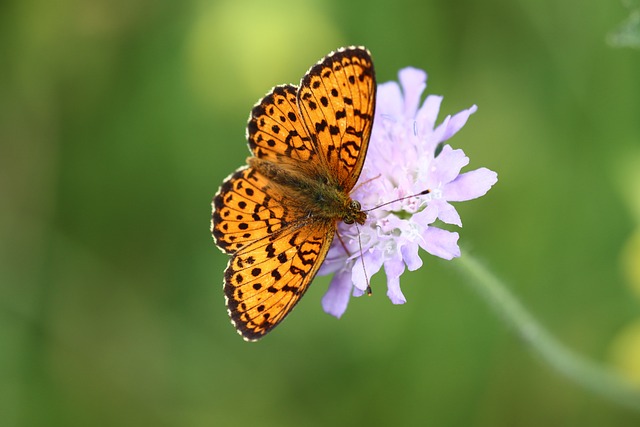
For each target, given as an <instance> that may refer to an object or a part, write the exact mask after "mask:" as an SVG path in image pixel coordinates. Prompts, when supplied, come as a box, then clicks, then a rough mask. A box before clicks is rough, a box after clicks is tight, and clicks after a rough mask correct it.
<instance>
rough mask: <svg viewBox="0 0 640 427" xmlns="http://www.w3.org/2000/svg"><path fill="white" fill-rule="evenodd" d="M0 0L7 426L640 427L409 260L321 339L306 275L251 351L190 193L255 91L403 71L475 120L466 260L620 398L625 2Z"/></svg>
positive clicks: (630, 137) (446, 272)
mask: <svg viewBox="0 0 640 427" xmlns="http://www.w3.org/2000/svg"><path fill="white" fill-rule="evenodd" d="M416 3H418V2H413V1H407V0H398V1H394V2H391V3H390V2H388V1H379V0H369V1H364V0H363V1H354V2H342V1H339V0H331V1H329V0H327V1H316V2H299V1H294V0H272V1H270V2H259V1H243V0H225V1H223V0H219V1H215V0H213V1H206V0H200V1H184V2H168V1H147V0H135V1H130V0H127V1H124V0H115V1H114V0H60V1H56V2H49V1H44V0H35V1H5V2H2V4H0V40H1V41H0V192H1V193H0V195H1V198H0V414H1V415H0V417H1V419H2V421H0V424H2V425H3V426H213V425H215V426H218V425H220V426H225V425H260V426H276V425H277V426H286V425H309V426H324V425H335V426H339V425H370V426H377V425H392V424H393V425H432V426H540V425H563V426H605V425H606V426H637V425H639V424H638V423H640V414H637V413H633V412H631V411H629V410H627V409H623V408H620V407H618V406H616V405H614V404H612V403H609V402H607V401H603V400H601V399H600V398H598V397H596V396H594V395H593V394H591V393H590V392H588V391H585V390H582V389H581V388H579V387H578V386H576V385H575V384H573V383H571V382H569V381H568V380H567V379H565V378H563V377H561V376H559V375H557V374H556V373H555V372H554V371H552V370H551V369H550V368H549V367H548V366H547V365H546V364H545V363H544V361H542V360H540V359H539V357H537V356H536V355H535V354H533V353H532V352H531V351H530V349H528V348H527V347H526V346H525V345H524V344H523V343H522V342H521V341H520V340H519V339H518V338H517V337H516V336H514V334H513V333H512V331H511V330H510V329H509V328H508V327H506V326H505V325H504V324H503V323H502V322H501V321H500V320H498V318H497V317H496V316H495V314H494V313H493V312H492V311H491V310H490V309H489V307H488V306H487V305H486V304H485V303H484V302H483V301H482V300H481V299H480V298H478V296H477V295H475V294H474V292H473V291H471V289H470V288H469V287H468V286H467V284H466V283H465V282H464V280H463V279H462V276H461V275H460V274H459V273H458V272H457V271H456V270H457V269H456V264H455V262H446V261H441V260H438V259H436V258H434V257H431V256H429V255H426V254H424V256H423V258H424V259H425V266H424V267H423V268H422V269H421V270H420V271H418V272H413V273H405V275H404V276H403V277H402V287H403V290H404V293H405V295H406V296H407V299H408V303H407V304H406V305H404V306H393V305H392V304H391V303H390V302H389V300H388V299H387V298H386V297H385V279H384V276H383V275H382V274H381V275H378V276H376V277H375V278H374V279H373V282H372V287H373V289H374V295H373V297H371V298H360V299H354V300H352V301H351V303H350V306H349V309H348V310H347V313H346V314H345V316H344V317H343V318H342V319H341V320H336V319H334V318H333V317H330V316H328V315H326V314H324V313H323V311H322V309H321V306H320V299H321V297H322V295H323V293H324V291H325V290H326V287H327V284H328V281H329V279H328V278H327V277H322V278H319V279H317V280H316V281H315V283H314V285H313V286H312V287H311V289H310V291H309V292H308V293H307V296H305V298H304V299H303V301H302V302H301V303H300V304H299V306H298V307H297V309H296V310H295V312H294V314H292V315H291V316H290V317H289V318H288V319H287V321H286V322H284V323H283V324H282V325H281V326H280V327H279V328H277V329H276V330H275V331H274V332H273V333H272V334H271V335H269V336H268V337H267V338H266V339H264V340H263V341H261V342H259V343H257V344H249V343H245V342H244V341H242V339H241V338H240V337H239V336H238V335H237V334H236V333H235V331H234V330H233V328H232V326H231V325H230V324H229V321H228V318H227V313H226V310H225V307H224V300H223V295H222V290H221V282H222V272H223V270H224V268H225V265H226V262H227V257H226V256H224V255H222V254H221V253H220V251H218V249H217V248H216V247H215V245H214V244H213V241H212V239H211V236H210V234H209V218H210V201H211V198H212V196H213V195H214V194H215V192H216V191H217V188H218V185H219V184H220V183H221V181H222V179H223V178H224V177H225V176H227V175H228V174H229V173H230V172H231V171H233V170H234V169H235V168H237V167H238V166H240V165H241V164H242V163H243V162H244V160H245V157H246V156H247V155H248V151H247V148H246V143H245V138H244V132H245V125H246V120H247V116H248V114H249V111H250V109H251V107H252V105H253V103H254V102H256V101H257V100H258V99H259V98H260V97H261V96H262V95H263V94H264V93H265V92H267V90H269V88H270V87H272V86H273V85H275V84H280V83H287V82H293V83H297V81H298V80H299V79H300V77H301V76H302V75H303V73H304V72H305V71H306V70H307V68H308V67H309V66H310V65H311V64H313V63H315V61H317V60H318V59H319V58H321V57H322V56H324V55H325V54H327V53H328V52H329V51H331V50H333V49H335V48H337V47H339V46H342V45H350V44H363V45H366V46H367V47H368V48H369V49H370V50H371V51H372V53H373V56H374V60H375V65H376V69H377V76H378V81H379V82H384V81H388V80H394V79H396V73H397V71H398V70H399V69H400V68H402V67H404V66H407V65H412V66H416V67H420V68H423V69H425V70H426V71H427V72H428V73H429V81H428V84H429V87H428V92H429V93H435V94H441V95H444V97H445V98H444V103H443V106H442V113H441V118H443V117H444V116H445V115H446V114H453V113H455V112H457V111H459V110H461V109H463V108H467V107H469V106H470V105H472V104H474V103H475V104H477V105H478V107H479V110H478V112H477V113H476V114H474V115H473V116H472V117H471V119H470V120H469V122H468V124H467V126H466V127H465V128H464V130H463V131H462V132H461V133H459V134H458V135H456V136H455V137H454V138H453V139H452V140H451V141H450V142H451V144H452V145H453V146H454V147H457V148H462V149H464V151H465V152H466V153H467V154H468V155H469V157H470V158H471V164H470V166H469V169H473V168H476V167H481V166H486V167H489V168H490V169H492V170H495V171H497V172H498V174H499V182H498V184H497V185H496V186H495V187H494V188H493V189H492V190H491V191H490V192H489V194H488V195H487V196H486V197H483V198H481V199H478V200H475V201H472V202H468V203H463V204H460V205H458V206H459V211H460V213H461V216H462V220H463V223H464V229H463V230H461V239H460V241H461V244H462V246H463V247H464V248H465V249H466V250H468V251H470V252H471V253H473V254H474V256H477V257H479V258H481V259H482V260H483V262H484V263H485V264H486V265H487V266H488V268H490V269H491V270H492V271H493V272H495V273H496V274H497V275H498V276H500V277H501V278H503V279H504V280H505V281H506V282H507V283H508V284H509V286H510V289H511V290H512V292H514V293H515V294H516V295H517V296H518V297H519V298H520V299H521V301H522V302H523V303H524V304H525V305H526V306H527V307H528V308H529V309H530V310H531V311H532V312H533V313H534V314H535V315H536V316H537V317H538V318H539V319H540V320H541V322H542V323H543V324H544V325H545V326H546V327H548V328H549V329H550V330H551V331H552V332H553V334H554V335H555V336H557V337H558V339H560V340H561V341H562V342H564V343H565V344H566V345H567V346H569V347H570V348H572V349H574V350H576V351H578V352H580V353H582V354H583V355H585V356H586V357H589V358H591V359H593V360H596V361H598V362H601V363H603V364H605V365H607V366H609V367H610V368H611V369H614V370H615V371H617V372H619V373H620V374H621V375H623V376H625V377H626V378H628V379H631V380H634V381H636V382H638V383H640V78H639V76H640V51H639V50H633V49H628V48H615V47H612V46H611V45H609V44H608V43H607V35H608V34H609V33H610V32H611V31H612V30H614V29H615V28H616V27H617V26H618V25H619V24H620V23H621V22H623V21H624V20H625V19H627V18H628V16H629V10H628V9H627V8H625V7H624V5H623V4H622V3H620V2H618V1H615V0H610V1H596V2H585V1H583V0H539V1H538V0H528V1H527V0H520V1H507V0H494V1H490V2H473V1H456V2H449V1H425V2H421V3H420V4H419V5H418V4H416Z"/></svg>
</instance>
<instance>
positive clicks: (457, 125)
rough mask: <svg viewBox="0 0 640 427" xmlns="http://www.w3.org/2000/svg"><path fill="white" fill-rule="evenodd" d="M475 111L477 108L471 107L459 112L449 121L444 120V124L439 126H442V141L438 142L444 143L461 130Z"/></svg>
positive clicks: (475, 106)
mask: <svg viewBox="0 0 640 427" xmlns="http://www.w3.org/2000/svg"><path fill="white" fill-rule="evenodd" d="M477 110H478V106H477V105H472V106H471V108H468V109H466V110H462V111H460V112H459V113H458V114H456V115H455V116H453V117H451V119H450V120H445V121H444V123H442V125H440V126H444V131H443V133H442V136H441V138H442V139H441V140H440V142H442V141H446V140H447V139H449V138H451V137H452V136H453V135H455V134H456V133H457V132H458V131H459V130H460V129H462V127H463V126H464V125H465V123H467V119H469V116H470V115H472V114H473V113H475V112H476V111H477ZM440 126H438V127H440Z"/></svg>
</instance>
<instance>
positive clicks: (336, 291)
mask: <svg viewBox="0 0 640 427" xmlns="http://www.w3.org/2000/svg"><path fill="white" fill-rule="evenodd" d="M351 288H352V285H351V274H350V272H349V271H348V270H342V271H339V272H338V273H336V274H334V276H333V278H332V279H331V283H330V284H329V289H327V292H326V293H325V294H324V296H323V297H322V308H323V309H324V311H325V312H326V313H328V314H330V315H332V316H335V317H337V318H338V319H339V318H340V316H342V315H343V314H344V312H345V311H346V309H347V305H348V304H349V298H350V296H351Z"/></svg>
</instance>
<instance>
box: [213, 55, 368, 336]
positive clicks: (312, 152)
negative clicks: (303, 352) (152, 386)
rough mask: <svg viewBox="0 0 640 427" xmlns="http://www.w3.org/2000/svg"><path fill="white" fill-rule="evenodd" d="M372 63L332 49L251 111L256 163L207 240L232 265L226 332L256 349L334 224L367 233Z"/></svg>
mask: <svg viewBox="0 0 640 427" xmlns="http://www.w3.org/2000/svg"><path fill="white" fill-rule="evenodd" d="M375 98H376V79H375V73H374V69H373V62H372V61H371V55H370V54H369V52H368V51H367V50H366V49H365V48H363V47H347V48H342V49H338V50H337V51H335V52H332V53H330V54H329V55H327V56H326V57H325V58H323V59H322V60H320V61H319V62H318V63H317V64H316V65H314V66H313V67H311V69H310V70H309V71H308V72H307V73H306V74H305V76H304V77H303V78H302V81H301V82H300V87H299V88H297V87H295V86H293V85H284V86H276V87H274V88H273V89H272V90H271V92H269V93H268V94H267V95H266V96H265V97H264V98H262V100H260V101H259V102H258V103H257V104H256V105H255V106H254V108H253V110H252V111H251V116H250V118H249V124H248V127H247V139H248V141H249V148H250V149H251V152H252V153H253V156H252V157H249V158H248V159H247V164H248V165H247V166H242V167H241V168H240V169H238V170H237V171H236V172H234V173H233V174H232V175H230V176H229V177H228V178H227V179H225V181H224V182H223V183H222V186H221V187H220V189H219V190H218V193H217V194H216V196H215V197H214V199H213V215H212V221H211V232H212V234H213V237H214V240H215V242H216V244H217V245H218V247H219V248H220V249H221V250H222V251H224V252H226V253H228V254H230V255H231V259H230V260H229V264H228V265H227V269H226V271H225V274H224V293H225V297H226V302H227V309H228V311H229V316H230V317H231V322H232V323H233V324H234V326H235V327H236V329H237V330H238V333H239V334H240V335H242V337H243V338H244V339H245V340H247V341H255V340H258V339H260V338H261V337H263V336H264V335H265V334H266V333H267V332H269V331H270V330H271V329H273V328H274V327H275V326H276V325H277V324H278V323H280V322H281V321H282V320H283V319H284V318H285V317H286V316H287V314H289V312H291V310H292V309H293V307H294V306H295V305H296V303H297V302H298V301H299V299H300V297H302V295H303V294H304V293H305V291H306V290H307V288H308V287H309V284H310V283H311V281H312V280H313V278H314V276H315V275H316V273H317V271H318V269H319V268H320V265H321V264H322V262H323V261H324V259H325V257H326V255H327V252H328V251H329V247H330V246H331V242H332V240H333V237H334V235H335V232H336V227H337V223H338V221H344V222H345V223H346V224H353V223H354V222H357V223H358V224H364V222H365V220H366V218H367V214H366V213H365V212H363V211H362V210H361V206H360V203H359V202H357V201H355V200H352V199H351V198H350V197H349V193H350V192H351V190H352V189H353V187H354V185H355V184H356V181H357V180H358V177H359V176H360V171H361V170H362V165H363V163H364V159H365V157H366V154H367V147H368V144H369V136H370V134H371V128H372V125H373V117H374V108H375V103H376V99H375Z"/></svg>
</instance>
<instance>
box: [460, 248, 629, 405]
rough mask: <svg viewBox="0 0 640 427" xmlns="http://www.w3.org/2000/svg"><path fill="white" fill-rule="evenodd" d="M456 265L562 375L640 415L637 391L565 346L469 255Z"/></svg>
mask: <svg viewBox="0 0 640 427" xmlns="http://www.w3.org/2000/svg"><path fill="white" fill-rule="evenodd" d="M454 263H455V265H456V266H458V268H459V269H460V270H461V271H462V272H463V273H464V274H465V275H466V276H467V277H468V279H469V280H468V282H469V283H470V284H471V285H472V286H473V288H474V289H475V290H476V291H477V292H478V293H479V294H480V295H482V297H483V298H484V299H485V300H486V301H487V302H488V303H489V305H491V307H492V308H493V309H494V310H495V311H496V312H498V313H499V314H500V316H501V317H502V319H503V320H504V321H505V322H506V323H507V324H509V325H510V326H512V327H513V328H514V329H515V330H516V332H517V333H518V335H520V337H521V338H522V339H524V341H525V342H526V343H528V344H529V345H530V346H531V347H532V348H533V349H534V350H535V351H537V352H538V353H539V354H540V355H541V356H542V358H543V359H544V360H546V361H547V362H548V363H549V364H550V365H551V366H552V367H553V368H554V369H556V370H557V371H558V372H559V373H560V374H562V375H564V376H565V377H567V378H569V379H571V380H573V381H575V382H576V383H577V384H580V385H581V386H583V387H585V388H587V389H589V390H591V391H592V392H594V393H596V394H599V395H600V396H602V397H604V398H607V399H609V400H611V401H613V402H616V403H618V404H620V405H623V406H626V407H628V408H631V409H633V410H636V411H639V412H640V389H639V388H638V387H636V386H634V385H633V384H631V383H630V382H629V381H627V380H625V379H624V378H622V377H620V376H619V375H617V374H615V373H614V372H612V371H610V370H609V369H607V368H606V367H604V366H601V365H599V364H597V363H595V362H593V361H590V360H588V359H586V358H584V357H582V356H581V355H579V354H576V353H575V352H573V351H571V350H570V349H568V348H567V347H565V346H564V345H562V344H561V343H560V342H559V341H557V340H556V339H555V338H554V337H553V336H552V335H551V334H550V333H549V332H548V331H547V330H546V329H544V327H543V326H542V325H540V323H539V322H538V321H537V320H536V319H535V318H534V317H533V316H532V315H531V314H530V313H529V312H528V311H527V310H526V309H525V308H524V307H523V306H522V304H520V302H519V301H518V300H517V299H516V298H515V297H514V296H513V294H511V293H510V292H509V290H508V288H507V287H506V286H505V285H504V283H502V282H501V281H500V280H499V279H498V278H496V277H495V276H493V275H492V274H491V273H490V272H489V271H488V270H487V269H486V268H485V267H484V266H483V265H482V264H481V263H480V262H478V261H477V260H476V259H474V258H473V257H472V256H470V255H469V254H468V253H463V254H462V256H461V257H460V258H458V259H456V260H455V261H454Z"/></svg>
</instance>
